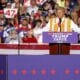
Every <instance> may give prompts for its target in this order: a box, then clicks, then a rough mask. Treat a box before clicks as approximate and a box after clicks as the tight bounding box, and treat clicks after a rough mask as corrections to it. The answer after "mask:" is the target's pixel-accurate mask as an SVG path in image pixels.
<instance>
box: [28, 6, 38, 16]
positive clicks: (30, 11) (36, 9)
mask: <svg viewBox="0 0 80 80" xmlns="http://www.w3.org/2000/svg"><path fill="white" fill-rule="evenodd" d="M37 11H38V7H37V6H34V7H32V6H29V7H28V8H27V13H29V14H30V15H31V14H32V13H36V12H37Z"/></svg>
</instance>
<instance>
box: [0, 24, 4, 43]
mask: <svg viewBox="0 0 80 80" xmlns="http://www.w3.org/2000/svg"><path fill="white" fill-rule="evenodd" d="M3 34H4V25H3V24H0V43H4V38H3Z"/></svg>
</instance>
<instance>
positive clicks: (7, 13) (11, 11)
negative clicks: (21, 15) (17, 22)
mask: <svg viewBox="0 0 80 80" xmlns="http://www.w3.org/2000/svg"><path fill="white" fill-rule="evenodd" d="M17 12H18V9H16V8H15V9H11V8H4V16H5V17H6V18H14V16H15V15H16V14H17Z"/></svg>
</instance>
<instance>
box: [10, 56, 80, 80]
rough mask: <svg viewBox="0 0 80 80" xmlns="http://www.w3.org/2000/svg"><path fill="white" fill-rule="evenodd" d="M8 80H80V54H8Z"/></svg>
mask: <svg viewBox="0 0 80 80" xmlns="http://www.w3.org/2000/svg"><path fill="white" fill-rule="evenodd" d="M8 80H80V56H78V55H76V56H74V55H72V56H8Z"/></svg>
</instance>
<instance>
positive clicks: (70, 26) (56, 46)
mask: <svg viewBox="0 0 80 80" xmlns="http://www.w3.org/2000/svg"><path fill="white" fill-rule="evenodd" d="M43 31H49V32H72V31H74V32H78V33H80V28H78V26H77V25H76V24H75V23H74V22H73V21H72V20H71V19H70V18H67V17H65V9H64V8H63V7H59V8H57V10H56V17H55V18H51V19H50V20H49V22H48V24H47V25H46V27H45V28H44V29H43ZM49 52H50V54H51V55H57V54H62V55H68V54H70V44H69V43H50V44H49Z"/></svg>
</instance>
